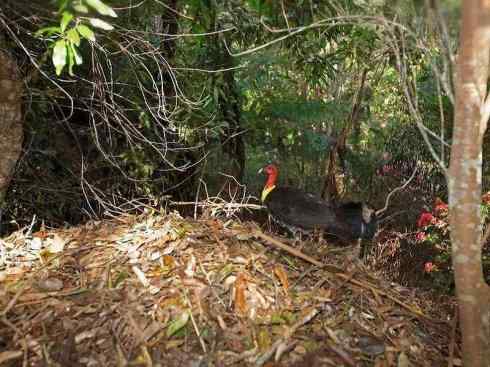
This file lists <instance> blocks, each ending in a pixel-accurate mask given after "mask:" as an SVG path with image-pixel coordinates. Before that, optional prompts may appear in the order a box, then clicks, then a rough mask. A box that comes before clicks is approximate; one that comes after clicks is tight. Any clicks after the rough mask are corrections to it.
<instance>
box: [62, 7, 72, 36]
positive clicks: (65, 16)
mask: <svg viewBox="0 0 490 367" xmlns="http://www.w3.org/2000/svg"><path fill="white" fill-rule="evenodd" d="M72 19H73V14H72V13H70V12H69V11H64V12H63V15H62V16H61V22H60V29H61V32H64V31H65V29H66V27H67V26H68V24H70V22H71V20H72Z"/></svg>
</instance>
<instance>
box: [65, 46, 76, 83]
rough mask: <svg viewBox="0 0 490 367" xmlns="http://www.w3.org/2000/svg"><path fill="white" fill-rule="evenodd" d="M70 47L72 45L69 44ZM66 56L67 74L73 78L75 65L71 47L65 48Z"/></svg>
mask: <svg viewBox="0 0 490 367" xmlns="http://www.w3.org/2000/svg"><path fill="white" fill-rule="evenodd" d="M70 45H72V43H70ZM67 46H68V45H67ZM66 55H67V59H68V74H70V75H71V76H73V65H75V56H74V55H73V50H72V48H71V47H66Z"/></svg>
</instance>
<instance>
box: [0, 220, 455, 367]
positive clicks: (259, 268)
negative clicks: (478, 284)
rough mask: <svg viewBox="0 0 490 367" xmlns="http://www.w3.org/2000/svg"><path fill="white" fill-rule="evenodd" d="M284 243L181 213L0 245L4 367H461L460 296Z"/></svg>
mask: <svg viewBox="0 0 490 367" xmlns="http://www.w3.org/2000/svg"><path fill="white" fill-rule="evenodd" d="M288 241H289V242H290V240H288V239H286V238H282V237H278V236H274V235H267V234H264V233H263V232H262V230H261V229H260V228H259V227H258V226H257V225H256V224H254V223H252V222H240V221H238V220H228V221H221V220H215V219H198V220H194V219H188V218H182V217H181V216H180V215H179V214H177V213H170V214H165V215H163V214H145V215H140V216H130V215H127V216H121V217H119V218H117V219H113V220H104V221H98V222H89V223H87V224H85V225H82V226H78V227H72V228H67V229H56V230H40V231H38V232H35V233H30V231H29V229H28V228H27V229H23V230H19V231H17V232H15V233H13V234H11V235H10V236H9V237H7V238H3V239H0V365H6V366H48V365H49V366H168V367H173V366H179V367H186V366H191V367H201V366H202V367H205V366H206V367H207V366H269V367H271V366H284V367H286V366H337V367H339V366H377V367H381V366H398V367H406V366H448V365H449V366H458V365H461V360H460V359H459V354H460V350H459V336H458V332H457V330H456V321H455V318H454V300H453V299H452V298H451V297H442V296H437V295H435V294H433V293H430V292H428V291H423V290H420V289H414V288H411V289H410V288H404V287H402V286H399V285H397V284H394V283H391V282H389V281H386V280H383V279H382V277H380V276H379V275H378V274H376V273H375V272H373V271H371V270H370V269H368V268H367V267H366V266H365V265H363V264H362V263H360V262H359V261H354V260H352V259H353V257H352V256H348V253H349V251H350V249H349V248H345V247H336V246H332V245H328V244H327V243H313V242H305V243H303V244H302V246H299V247H297V249H298V248H299V249H301V251H302V252H303V253H306V254H307V255H308V256H309V258H306V259H307V261H305V260H303V259H301V258H299V257H297V256H293V255H291V254H289V253H287V252H285V251H284V250H281V249H278V248H277V247H276V246H280V245H281V243H283V244H284V243H288ZM271 245H275V246H271ZM308 259H310V260H308ZM312 262H313V263H312ZM323 264H324V265H323Z"/></svg>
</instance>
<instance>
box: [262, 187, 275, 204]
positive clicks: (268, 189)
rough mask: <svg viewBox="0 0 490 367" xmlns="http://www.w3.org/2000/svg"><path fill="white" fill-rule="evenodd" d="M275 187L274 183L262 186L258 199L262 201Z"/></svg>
mask: <svg viewBox="0 0 490 367" xmlns="http://www.w3.org/2000/svg"><path fill="white" fill-rule="evenodd" d="M275 188H276V185H272V186H266V187H264V189H263V190H262V196H261V197H260V200H262V202H264V201H265V198H266V197H267V195H269V193H270V192H271V191H272V190H274V189H275Z"/></svg>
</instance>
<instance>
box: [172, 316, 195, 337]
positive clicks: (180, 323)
mask: <svg viewBox="0 0 490 367" xmlns="http://www.w3.org/2000/svg"><path fill="white" fill-rule="evenodd" d="M189 319H190V312H189V311H184V312H182V313H181V314H180V315H179V317H178V318H177V319H175V320H173V321H172V322H171V323H170V325H169V326H168V328H167V337H169V338H170V337H171V336H172V335H174V334H175V333H176V332H177V331H179V330H180V329H182V328H183V327H184V326H185V325H186V324H187V322H188V321H189Z"/></svg>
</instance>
